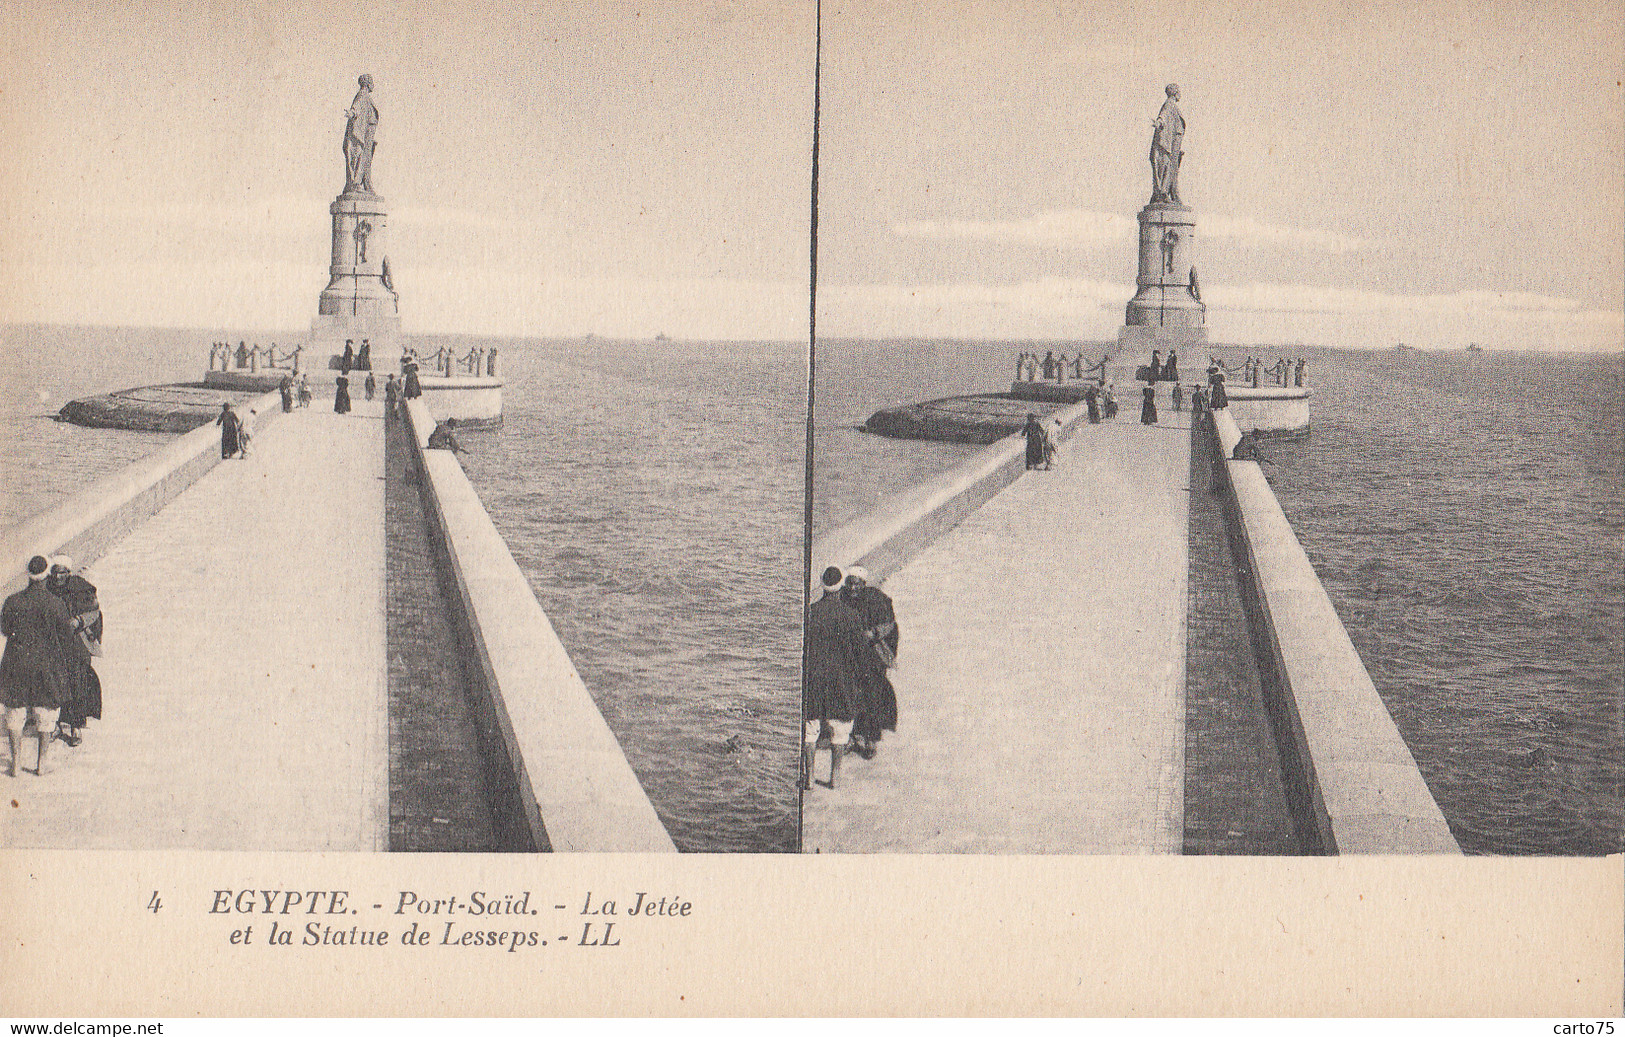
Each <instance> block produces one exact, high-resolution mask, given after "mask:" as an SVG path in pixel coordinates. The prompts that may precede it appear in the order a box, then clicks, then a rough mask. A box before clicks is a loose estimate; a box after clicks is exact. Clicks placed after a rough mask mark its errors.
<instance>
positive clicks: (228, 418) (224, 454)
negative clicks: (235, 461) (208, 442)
mask: <svg viewBox="0 0 1625 1037" xmlns="http://www.w3.org/2000/svg"><path fill="white" fill-rule="evenodd" d="M214 423H215V424H216V425H219V426H220V457H221V459H222V460H224V459H225V458H228V457H232V456H234V455H235V454H236V453H237V451H239V450H241V449H242V448H243V446H242V441H241V438H240V435H239V434H240V433H241V432H242V428H243V422H242V419H241V418H239V417H238V416H237V412H236V411H235V410H233V409H232V407H231V404H229V403H222V404H221V405H220V416H219V417H218V418H215V419H214Z"/></svg>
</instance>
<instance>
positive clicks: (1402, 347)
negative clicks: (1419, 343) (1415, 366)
mask: <svg viewBox="0 0 1625 1037" xmlns="http://www.w3.org/2000/svg"><path fill="white" fill-rule="evenodd" d="M1416 351H1417V349H1416V347H1415V346H1407V345H1406V344H1405V343H1403V342H1401V343H1399V344H1398V345H1396V346H1395V347H1394V352H1396V353H1415V352H1416Z"/></svg>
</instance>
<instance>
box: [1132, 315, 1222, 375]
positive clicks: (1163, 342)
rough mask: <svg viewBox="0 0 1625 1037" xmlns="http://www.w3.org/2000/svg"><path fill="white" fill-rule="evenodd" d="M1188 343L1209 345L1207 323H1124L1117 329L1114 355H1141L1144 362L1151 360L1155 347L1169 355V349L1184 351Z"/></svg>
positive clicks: (1202, 345) (1201, 345)
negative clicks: (1164, 325)
mask: <svg viewBox="0 0 1625 1037" xmlns="http://www.w3.org/2000/svg"><path fill="white" fill-rule="evenodd" d="M1187 345H1193V346H1200V347H1202V348H1206V347H1207V345H1208V337H1207V327H1206V325H1201V324H1198V325H1196V326H1194V327H1192V326H1189V325H1186V326H1174V327H1157V326H1155V325H1147V324H1133V325H1124V326H1123V327H1121V328H1118V329H1117V352H1116V354H1114V355H1116V356H1122V357H1124V358H1125V359H1127V358H1129V357H1133V356H1141V357H1142V358H1143V359H1142V360H1141V362H1142V363H1144V362H1148V361H1150V359H1151V351H1152V350H1153V349H1160V350H1162V353H1163V355H1164V356H1167V355H1168V350H1170V349H1176V350H1181V351H1182V350H1184V348H1185V347H1186V346H1187ZM1204 355H1205V354H1204ZM1203 366H1204V367H1206V364H1205V363H1204V364H1203Z"/></svg>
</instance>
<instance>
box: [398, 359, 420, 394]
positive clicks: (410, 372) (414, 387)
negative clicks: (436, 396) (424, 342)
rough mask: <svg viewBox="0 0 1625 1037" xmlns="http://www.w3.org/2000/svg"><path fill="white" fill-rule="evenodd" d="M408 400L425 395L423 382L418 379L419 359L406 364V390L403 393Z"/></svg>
mask: <svg viewBox="0 0 1625 1037" xmlns="http://www.w3.org/2000/svg"><path fill="white" fill-rule="evenodd" d="M402 395H403V396H405V397H406V399H408V400H415V399H417V398H418V397H419V396H422V395H423V383H422V382H420V381H418V365H417V361H415V360H414V361H412V362H411V363H409V364H407V365H406V391H405V392H404V393H403V394H402Z"/></svg>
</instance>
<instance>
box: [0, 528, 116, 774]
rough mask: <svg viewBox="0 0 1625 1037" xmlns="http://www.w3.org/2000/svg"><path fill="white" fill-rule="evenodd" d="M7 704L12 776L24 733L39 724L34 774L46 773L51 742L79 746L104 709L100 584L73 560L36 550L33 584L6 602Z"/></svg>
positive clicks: (2, 626) (3, 683) (2, 688)
mask: <svg viewBox="0 0 1625 1037" xmlns="http://www.w3.org/2000/svg"><path fill="white" fill-rule="evenodd" d="M0 635H4V637H5V639H6V648H5V653H4V654H3V655H0V703H3V704H4V706H5V720H6V741H7V743H8V744H9V746H10V749H11V759H10V762H9V769H8V770H7V774H8V776H10V777H13V778H14V777H16V776H17V771H18V770H19V769H20V768H21V767H22V763H23V753H22V747H23V739H24V737H25V735H26V733H27V732H28V730H29V727H30V725H32V728H33V731H34V734H35V736H36V738H37V740H38V746H39V748H38V749H37V750H36V753H35V756H34V773H35V774H36V775H39V776H44V774H45V761H46V758H47V756H48V755H49V754H48V752H47V748H48V747H49V745H50V744H51V743H52V742H53V741H57V740H60V741H62V742H64V743H65V744H67V745H68V746H70V747H72V746H77V745H78V744H79V743H80V741H81V740H82V738H83V735H82V730H83V728H84V726H85V724H86V722H87V721H89V720H90V719H91V718H95V719H100V718H101V715H102V684H101V679H100V678H98V677H97V676H96V670H95V668H94V667H93V666H92V665H91V662H90V661H91V659H93V658H95V657H96V656H99V655H101V654H102V612H101V603H100V602H98V601H97V599H96V587H95V585H94V584H92V583H91V582H90V581H89V580H87V579H86V578H85V576H84V574H83V573H82V572H75V571H74V564H73V559H71V558H69V557H68V556H67V555H58V556H56V557H55V558H49V559H47V558H46V557H44V556H43V555H35V556H34V557H33V558H31V559H29V561H28V586H27V587H25V588H23V589H22V590H20V591H18V592H17V593H15V594H13V595H11V596H10V597H8V598H6V600H5V604H4V605H3V606H0Z"/></svg>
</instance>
